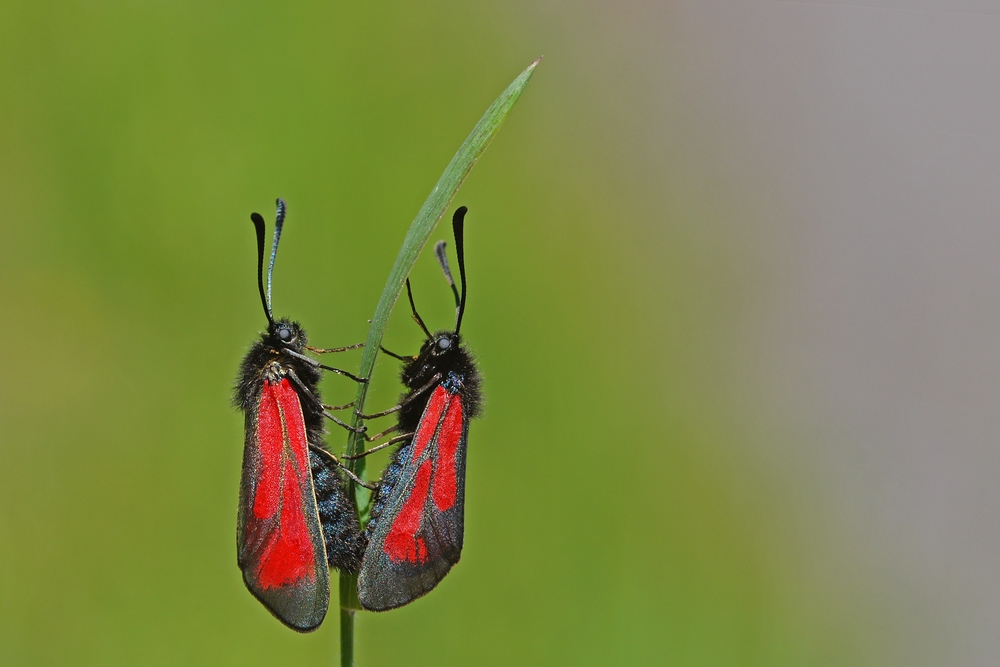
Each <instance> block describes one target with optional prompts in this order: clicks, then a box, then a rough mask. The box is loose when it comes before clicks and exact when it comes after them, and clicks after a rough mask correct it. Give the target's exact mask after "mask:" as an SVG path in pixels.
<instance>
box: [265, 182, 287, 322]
mask: <svg viewBox="0 0 1000 667" xmlns="http://www.w3.org/2000/svg"><path fill="white" fill-rule="evenodd" d="M275 203H276V204H277V206H278V211H277V213H275V214H274V241H272V242H271V261H270V263H269V264H268V265H267V309H268V312H270V310H271V276H272V275H273V274H274V260H275V258H277V256H278V241H280V240H281V228H282V227H283V226H284V225H285V213H286V212H287V210H288V207H287V206H285V200H284V199H282V198H281V197H278V200H277V202H275Z"/></svg>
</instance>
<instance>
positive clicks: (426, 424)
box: [413, 385, 451, 461]
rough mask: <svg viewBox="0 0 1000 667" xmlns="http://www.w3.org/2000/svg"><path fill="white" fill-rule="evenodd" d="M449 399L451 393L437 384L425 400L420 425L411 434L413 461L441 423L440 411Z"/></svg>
mask: <svg viewBox="0 0 1000 667" xmlns="http://www.w3.org/2000/svg"><path fill="white" fill-rule="evenodd" d="M450 400H451V394H449V393H448V391H447V390H446V389H445V388H444V387H442V386H440V385H438V386H437V388H435V389H434V393H433V394H431V399H430V400H429V401H427V407H426V408H425V409H424V416H423V417H422V418H421V419H420V425H419V426H417V433H416V435H414V436H413V460H414V461H416V460H417V459H418V458H420V455H421V454H423V453H424V449H425V448H426V447H427V443H429V442H430V441H431V438H433V437H434V433H435V432H436V431H437V427H438V424H440V423H441V413H442V412H444V410H445V408H447V407H448V402H449V401H450Z"/></svg>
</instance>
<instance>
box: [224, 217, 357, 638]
mask: <svg viewBox="0 0 1000 667" xmlns="http://www.w3.org/2000/svg"><path fill="white" fill-rule="evenodd" d="M285 211H286V208H285V203H284V202H283V201H282V200H280V199H279V200H278V212H277V216H276V220H275V228H274V242H273V244H272V247H271V259H270V264H269V266H268V271H267V291H266V292H265V290H264V279H263V267H264V219H263V218H262V217H261V216H260V215H259V214H257V213H254V214H253V215H251V219H252V220H253V223H254V227H255V228H256V231H257V287H258V290H259V291H260V299H261V303H262V304H263V306H264V314H265V315H266V316H267V324H268V326H267V330H266V331H264V332H262V333H261V335H260V339H259V340H258V341H257V342H255V343H254V344H253V346H251V348H250V351H249V352H248V353H247V355H246V357H244V359H243V363H242V364H241V365H240V371H239V377H238V378H237V381H236V388H235V396H234V398H233V400H234V403H235V404H236V406H237V407H238V408H239V409H240V410H242V411H243V413H244V416H245V431H246V432H245V440H244V449H243V472H242V477H241V479H240V501H239V511H238V515H237V524H236V525H237V528H236V548H237V562H238V564H239V567H240V569H241V570H242V571H243V581H244V582H245V583H246V586H247V589H249V591H250V592H251V593H252V594H253V595H254V597H256V598H257V599H258V600H260V601H261V602H262V603H263V604H264V606H265V607H267V609H268V610H269V611H270V612H271V613H272V614H274V615H275V616H276V617H277V618H278V620H280V621H281V622H282V623H284V624H285V625H287V626H288V627H290V628H292V629H293V630H298V631H300V632H308V631H310V630H314V629H316V628H317V627H318V626H319V624H320V623H322V622H323V618H324V617H325V616H326V612H327V608H328V606H329V604H330V570H329V568H330V567H336V568H338V569H341V570H344V571H348V572H356V571H357V569H358V567H359V565H360V560H361V554H362V552H363V549H364V542H363V541H362V535H361V531H360V527H359V525H358V519H357V514H356V513H355V511H354V507H353V504H352V503H351V502H350V501H349V499H348V497H347V495H346V491H345V487H344V479H343V476H342V475H341V472H340V469H339V467H338V464H337V463H336V459H334V458H333V455H332V454H330V453H329V452H328V451H326V449H325V448H324V445H323V433H324V419H325V418H330V419H334V420H335V421H337V422H338V423H341V424H342V422H340V421H339V420H336V419H335V418H334V417H333V416H332V415H330V414H329V413H328V412H327V411H326V409H325V407H324V406H323V404H322V403H321V401H320V395H319V390H318V384H319V380H320V369H321V368H327V367H325V366H321V365H320V364H319V363H318V362H316V361H314V360H313V359H310V358H309V357H307V356H305V350H306V349H307V348H306V333H305V331H304V330H303V329H302V327H301V326H300V325H299V324H298V323H297V322H292V321H290V320H288V319H279V320H275V319H274V317H273V316H272V314H271V276H272V273H273V271H274V260H275V257H276V255H277V251H278V240H279V239H280V237H281V228H282V224H283V222H284V218H285ZM330 370H337V369H330ZM337 372H339V373H341V374H343V375H348V376H350V374H349V373H345V372H343V371H337ZM351 377H353V376H351Z"/></svg>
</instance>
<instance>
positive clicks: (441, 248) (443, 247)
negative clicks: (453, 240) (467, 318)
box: [434, 241, 459, 312]
mask: <svg viewBox="0 0 1000 667" xmlns="http://www.w3.org/2000/svg"><path fill="white" fill-rule="evenodd" d="M447 248H448V242H447V241H438V242H437V243H436V244H435V245H434V254H435V255H436V256H437V260H438V264H440V265H441V270H442V271H444V277H445V279H446V280H447V281H448V284H449V285H451V291H452V293H453V294H454V295H455V309H456V312H457V309H458V303H459V299H458V288H457V287H455V279H454V278H452V277H451V269H450V268H449V267H448V252H447Z"/></svg>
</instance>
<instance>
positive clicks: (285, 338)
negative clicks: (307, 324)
mask: <svg viewBox="0 0 1000 667" xmlns="http://www.w3.org/2000/svg"><path fill="white" fill-rule="evenodd" d="M278 338H280V339H281V342H282V343H288V342H290V341H291V340H292V338H294V335H293V334H292V330H291V329H289V328H288V327H281V328H280V329H278Z"/></svg>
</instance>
